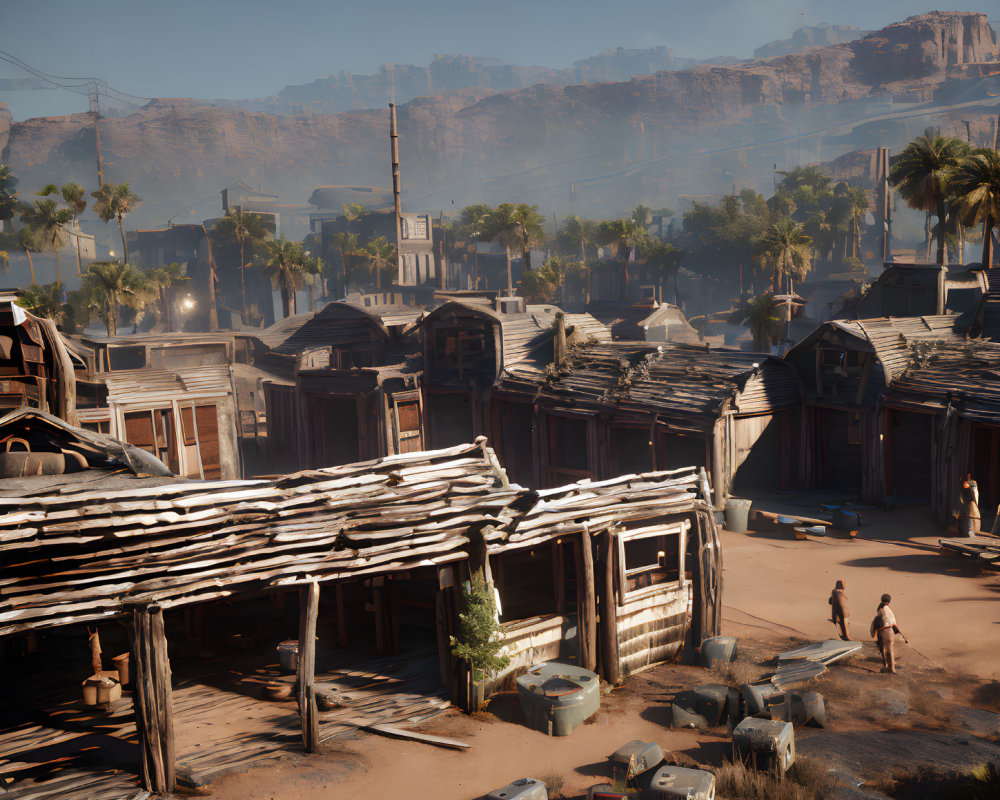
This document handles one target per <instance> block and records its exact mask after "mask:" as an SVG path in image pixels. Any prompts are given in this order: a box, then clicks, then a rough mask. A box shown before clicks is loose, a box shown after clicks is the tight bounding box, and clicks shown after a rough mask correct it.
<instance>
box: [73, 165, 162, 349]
mask: <svg viewBox="0 0 1000 800" xmlns="http://www.w3.org/2000/svg"><path fill="white" fill-rule="evenodd" d="M105 185H107V184H105ZM146 285H147V284H146V281H145V278H144V276H143V275H142V273H140V272H139V271H137V270H135V269H133V268H132V267H131V266H129V265H128V264H122V263H121V262H120V261H96V262H94V263H93V264H91V265H90V266H89V267H88V268H87V274H86V275H85V276H84V279H83V287H82V288H83V292H84V297H85V298H86V304H87V307H88V308H89V309H90V310H91V311H94V312H96V313H97V316H98V317H99V318H100V320H101V321H102V322H103V323H104V324H105V326H106V327H107V329H108V335H109V336H115V335H117V333H118V313H119V311H120V309H121V307H122V306H125V305H128V304H129V301H130V300H132V299H133V298H134V297H135V296H136V295H137V294H138V293H140V292H142V291H143V290H144V289H145V287H146Z"/></svg>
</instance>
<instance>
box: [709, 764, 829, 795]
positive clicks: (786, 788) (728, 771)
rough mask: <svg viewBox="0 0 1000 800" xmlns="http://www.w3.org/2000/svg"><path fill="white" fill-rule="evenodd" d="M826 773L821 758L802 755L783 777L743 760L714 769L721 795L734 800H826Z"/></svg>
mask: <svg viewBox="0 0 1000 800" xmlns="http://www.w3.org/2000/svg"><path fill="white" fill-rule="evenodd" d="M826 773H827V770H826V767H825V766H823V764H822V763H821V762H819V761H816V760H814V759H810V758H801V757H799V758H796V760H795V765H794V766H793V768H792V770H791V771H790V772H789V773H788V775H786V776H785V777H784V778H779V777H777V776H776V775H774V774H773V773H771V772H761V771H757V770H752V769H747V768H746V766H744V765H743V764H741V763H734V764H723V765H722V766H721V767H719V769H717V770H716V771H715V784H716V791H717V792H718V794H719V796H720V797H727V798H731V800H823V798H825V797H826V796H827V785H828V784H827V777H826Z"/></svg>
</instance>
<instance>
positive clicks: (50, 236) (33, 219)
mask: <svg viewBox="0 0 1000 800" xmlns="http://www.w3.org/2000/svg"><path fill="white" fill-rule="evenodd" d="M72 218H73V212H72V211H70V210H69V209H67V208H59V206H58V205H57V204H56V201H55V200H36V201H35V204H34V205H33V206H25V208H24V209H23V210H22V211H21V221H22V222H23V223H24V224H25V225H27V226H28V227H29V228H31V229H33V230H34V231H35V232H36V233H37V234H38V235H39V237H40V238H41V240H42V241H43V242H45V243H46V244H47V245H51V246H52V247H53V249H55V251H56V283H62V258H61V257H60V254H59V247H60V245H61V244H62V242H63V237H64V236H65V234H64V233H63V225H65V224H66V223H67V222H69V221H70V220H71V219H72Z"/></svg>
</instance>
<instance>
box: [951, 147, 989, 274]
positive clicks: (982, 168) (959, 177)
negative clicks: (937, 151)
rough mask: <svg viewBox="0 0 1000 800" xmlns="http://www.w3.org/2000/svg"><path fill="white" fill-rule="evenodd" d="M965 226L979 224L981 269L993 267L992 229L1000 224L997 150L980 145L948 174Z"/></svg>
mask: <svg viewBox="0 0 1000 800" xmlns="http://www.w3.org/2000/svg"><path fill="white" fill-rule="evenodd" d="M951 190H952V192H953V193H954V195H955V197H956V198H957V202H958V206H959V209H960V211H961V214H962V221H963V222H964V223H965V224H966V225H975V224H977V223H979V222H982V223H983V260H982V264H983V269H991V268H992V266H993V229H994V228H995V227H996V226H997V225H998V224H1000V150H995V149H993V148H989V147H982V148H978V149H976V150H973V151H972V152H971V153H970V154H969V155H968V156H966V157H965V158H963V159H962V160H961V162H959V165H958V167H957V168H956V169H955V171H954V173H953V175H952V177H951Z"/></svg>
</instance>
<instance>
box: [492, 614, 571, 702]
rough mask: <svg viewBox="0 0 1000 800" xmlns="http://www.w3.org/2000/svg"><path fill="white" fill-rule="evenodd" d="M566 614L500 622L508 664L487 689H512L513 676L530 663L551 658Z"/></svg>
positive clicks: (559, 642)
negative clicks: (508, 657)
mask: <svg viewBox="0 0 1000 800" xmlns="http://www.w3.org/2000/svg"><path fill="white" fill-rule="evenodd" d="M566 621H567V620H566V617H564V616H562V615H561V614H553V615H551V616H547V617H533V618H532V619H525V620H516V621H514V622H508V623H506V624H505V625H503V635H504V639H505V640H506V641H507V647H508V651H507V654H508V655H509V656H510V664H509V665H508V666H507V669H505V670H504V671H503V672H501V673H500V674H498V675H496V676H495V677H494V679H493V682H492V685H491V686H489V687H488V690H489V691H495V690H498V689H507V688H513V686H514V678H516V677H517V675H518V674H520V673H521V672H523V671H524V670H525V669H526V668H527V667H530V666H531V665H532V664H539V663H541V662H543V661H554V660H556V659H557V658H559V653H560V650H561V647H562V640H563V626H564V625H565V623H566Z"/></svg>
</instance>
